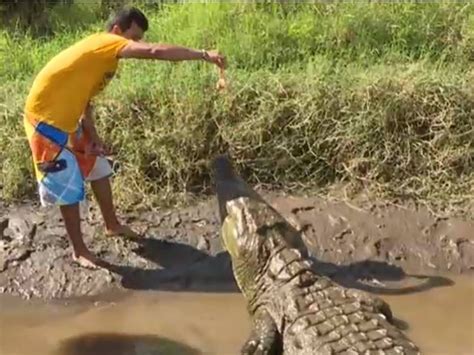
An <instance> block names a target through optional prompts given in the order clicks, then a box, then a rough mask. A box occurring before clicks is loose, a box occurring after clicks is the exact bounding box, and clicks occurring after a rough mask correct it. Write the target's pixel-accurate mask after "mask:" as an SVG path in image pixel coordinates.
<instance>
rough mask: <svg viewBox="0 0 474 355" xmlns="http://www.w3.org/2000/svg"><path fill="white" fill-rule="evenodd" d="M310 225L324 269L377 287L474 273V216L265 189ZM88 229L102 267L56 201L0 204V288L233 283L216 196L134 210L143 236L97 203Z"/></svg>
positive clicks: (28, 293)
mask: <svg viewBox="0 0 474 355" xmlns="http://www.w3.org/2000/svg"><path fill="white" fill-rule="evenodd" d="M263 196H264V197H265V198H266V199H267V200H268V201H269V202H270V203H272V204H273V205H274V206H275V207H276V208H277V209H278V210H280V211H281V212H282V213H283V215H285V216H286V217H287V218H288V219H289V220H290V221H291V222H292V223H294V224H295V225H297V226H298V228H299V229H300V230H301V231H302V232H303V233H304V238H305V242H306V243H307V245H308V247H309V249H310V251H311V254H312V257H313V258H314V259H315V261H316V263H315V268H316V270H317V271H318V272H320V273H322V274H326V275H329V276H331V277H332V278H334V279H335V280H336V281H338V282H340V283H342V284H344V285H347V286H350V287H357V288H360V289H365V290H367V291H371V292H374V293H379V294H400V293H405V292H416V291H421V290H425V289H427V288H432V287H441V286H446V285H449V284H450V280H449V278H448V277H445V276H443V275H448V274H460V273H474V220H473V219H472V218H470V217H462V216H446V217H436V216H434V215H432V214H430V212H429V211H428V210H427V209H424V208H415V207H411V206H396V205H393V204H388V203H372V202H355V201H354V202H345V201H335V200H327V199H322V198H319V197H298V196H287V195H284V194H276V193H264V194H263ZM82 210H83V224H82V228H83V232H84V234H85V240H86V243H87V245H88V246H89V247H90V248H91V250H92V251H93V252H95V253H96V254H97V255H99V256H100V257H102V258H103V259H105V260H106V261H107V262H108V263H110V267H109V268H108V269H107V270H105V269H102V270H89V269H84V268H81V267H79V266H78V265H76V264H75V263H74V262H73V261H72V258H71V249H70V245H69V242H68V240H67V239H66V235H65V229H64V227H63V225H62V221H61V218H60V215H59V213H58V211H57V210H56V209H42V208H39V207H38V206H36V205H34V204H31V203H30V204H24V205H21V206H11V207H6V206H3V207H1V206H0V292H1V293H7V294H11V295H19V296H21V297H23V298H26V299H30V298H32V297H35V298H42V299H53V298H54V299H57V298H76V297H82V296H95V295H99V294H103V293H106V292H109V291H113V292H116V290H137V289H138V290H195V291H203V292H206V291H217V290H218V291H223V292H226V291H229V292H231V291H232V292H233V291H235V290H236V285H235V282H234V279H233V276H232V271H231V264H230V259H229V258H228V256H227V254H226V253H225V252H224V251H223V249H222V245H221V242H220V239H219V225H218V218H217V206H216V202H215V200H214V198H211V199H209V200H203V201H201V202H199V203H197V204H195V205H193V206H190V207H188V208H184V209H179V210H157V211H150V212H144V213H127V214H124V215H122V216H121V217H122V219H123V220H124V221H126V222H127V223H128V224H129V225H130V226H132V227H133V228H134V229H135V230H136V231H138V232H140V233H141V235H142V236H141V237H140V238H138V239H136V240H131V239H124V238H117V237H113V238H108V237H105V235H104V234H103V227H102V222H101V219H100V215H99V214H98V211H97V209H96V208H95V205H94V204H89V205H85V206H83V208H82Z"/></svg>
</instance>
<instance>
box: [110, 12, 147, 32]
mask: <svg viewBox="0 0 474 355" xmlns="http://www.w3.org/2000/svg"><path fill="white" fill-rule="evenodd" d="M133 22H135V24H136V25H137V26H138V27H140V28H141V29H142V30H143V32H145V31H147V30H148V19H147V18H146V16H145V14H144V13H143V12H141V11H140V10H139V9H137V8H136V7H127V8H123V9H121V10H119V11H118V12H117V13H116V14H115V15H114V16H113V17H112V19H111V20H110V21H109V22H108V24H107V30H108V31H111V30H112V28H113V27H114V26H115V25H117V26H118V27H119V28H120V29H121V30H122V31H126V30H128V29H129V28H130V26H132V23H133Z"/></svg>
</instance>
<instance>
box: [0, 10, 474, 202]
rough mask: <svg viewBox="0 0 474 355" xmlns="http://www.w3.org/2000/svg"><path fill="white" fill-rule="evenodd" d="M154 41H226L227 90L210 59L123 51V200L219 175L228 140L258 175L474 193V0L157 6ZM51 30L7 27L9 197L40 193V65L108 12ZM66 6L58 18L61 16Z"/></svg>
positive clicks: (4, 138) (291, 181) (259, 178)
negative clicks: (30, 118)
mask: <svg viewBox="0 0 474 355" xmlns="http://www.w3.org/2000/svg"><path fill="white" fill-rule="evenodd" d="M144 8H145V10H147V9H148V11H147V14H148V16H149V17H150V20H151V28H150V31H149V33H148V34H147V39H148V40H149V41H156V42H168V43H177V44H182V45H186V46H192V47H195V48H218V49H219V50H220V51H222V52H223V53H225V54H226V55H227V57H228V61H229V69H228V70H227V73H226V74H227V77H228V78H229V83H230V88H229V90H228V91H227V92H225V93H223V94H220V93H218V92H216V90H215V88H214V85H215V83H216V81H217V71H216V69H215V68H213V67H211V66H210V65H206V64H204V63H196V62H189V63H186V62H183V63H175V64H173V63H166V62H151V61H148V62H144V61H139V60H129V61H123V63H121V68H120V73H119V77H118V78H116V79H114V81H113V82H112V83H111V84H110V85H109V87H108V88H107V90H106V91H105V93H103V94H102V95H101V96H100V97H99V98H97V105H98V107H97V110H98V112H97V113H98V118H97V121H98V125H99V130H100V132H102V133H103V135H104V136H105V138H106V139H107V140H108V141H110V142H111V143H112V144H113V145H114V146H115V147H116V148H117V150H118V155H117V160H118V161H119V162H120V164H121V168H120V172H119V174H118V175H117V176H116V178H115V183H114V193H115V195H116V196H117V199H118V201H119V203H120V204H122V205H126V206H131V205H134V204H137V203H141V204H145V205H152V204H156V203H162V202H164V201H168V202H171V201H176V197H182V196H184V195H187V194H189V193H190V192H193V193H194V192H204V191H206V190H207V188H208V186H209V168H208V163H209V159H211V158H212V157H213V156H214V155H215V154H217V153H219V152H224V151H229V152H230V153H231V154H232V155H233V157H234V158H235V159H236V161H237V163H238V166H239V169H242V171H243V174H244V176H245V178H247V179H249V181H251V182H252V183H256V182H262V183H268V184H271V185H273V186H275V187H287V188H288V187H290V186H292V187H301V188H310V189H326V188H329V187H331V186H334V185H335V184H341V183H342V184H345V185H346V186H347V187H349V188H350V189H349V191H352V192H354V193H356V192H359V191H362V190H364V191H368V192H370V193H372V194H373V195H374V196H375V197H380V198H393V197H411V198H415V199H416V200H418V201H426V202H429V203H435V202H440V201H441V202H448V203H462V202H467V201H469V199H471V200H472V198H473V197H474V191H473V186H474V173H473V171H474V169H473V168H474V149H473V140H474V131H473V127H474V84H473V82H474V70H473V60H474V5H471V4H469V3H467V2H466V3H461V2H458V3H452V2H451V3H448V2H445V3H443V2H440V3H437V4H410V3H405V4H376V3H370V4H369V3H367V4H326V5H323V4H305V5H296V4H285V5H275V4H273V5H261V4H255V3H253V4H242V3H241V4H207V5H204V4H184V5H167V6H164V7H163V8H161V9H160V10H159V11H158V10H156V9H155V10H153V9H150V8H148V7H144ZM54 11H55V12H54V13H53V16H52V19H53V21H52V23H53V31H54V33H55V35H54V36H52V37H48V38H33V37H32V36H29V35H27V34H24V33H16V32H12V31H11V30H4V31H3V33H1V35H0V44H2V46H1V47H2V48H3V49H4V50H3V51H2V52H1V53H0V79H1V80H2V86H1V88H0V96H1V98H0V161H1V162H2V164H1V166H2V174H1V177H0V194H1V195H2V197H3V198H4V199H6V200H8V201H13V200H18V199H24V198H27V197H31V196H33V194H34V192H35V185H34V181H33V179H32V166H31V160H30V155H29V154H30V153H29V150H28V149H29V148H28V146H27V142H26V140H25V137H24V132H23V128H22V125H21V117H22V108H23V103H24V99H25V96H26V94H27V92H28V87H29V85H30V84H31V81H32V79H33V78H34V75H35V73H36V72H37V71H38V70H40V69H41V67H42V66H43V65H44V64H45V63H46V62H47V60H48V59H49V58H50V57H51V56H52V55H54V54H55V53H57V52H58V51H60V50H61V49H62V48H64V47H66V46H68V45H70V44H72V43H74V41H76V40H78V39H80V38H82V37H83V36H84V35H86V34H88V33H92V32H94V31H96V30H100V29H101V26H102V23H101V22H100V21H99V20H98V16H96V15H95V12H94V9H93V8H91V7H84V6H81V5H80V4H79V5H77V4H76V5H75V6H74V7H73V8H72V9H64V8H59V9H55V10H54ZM60 15H61V16H60Z"/></svg>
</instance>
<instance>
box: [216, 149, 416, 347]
mask: <svg viewBox="0 0 474 355" xmlns="http://www.w3.org/2000/svg"><path fill="white" fill-rule="evenodd" d="M213 169H214V178H215V182H216V192H217V199H218V203H219V212H220V217H221V222H222V231H221V232H222V233H221V235H222V240H223V244H224V246H225V248H226V250H227V251H228V252H229V254H230V256H231V259H232V267H233V272H234V276H235V279H236V281H237V284H238V286H239V288H240V290H241V291H242V294H243V295H244V297H245V298H246V300H247V303H248V310H249V313H250V315H251V317H252V322H253V329H252V331H251V334H250V336H249V338H248V340H247V342H246V343H245V345H244V346H243V347H242V351H241V353H242V354H291V355H296V354H381V355H383V354H386V355H388V354H419V353H420V352H419V349H418V348H417V347H416V346H415V345H414V344H413V343H412V342H411V341H410V340H409V339H408V338H407V337H406V336H405V335H404V334H403V333H402V332H401V330H399V329H398V328H397V327H396V326H394V325H393V324H392V323H391V318H392V315H391V310H390V306H389V305H388V304H387V303H385V302H384V301H382V300H381V299H380V298H377V297H374V296H371V295H370V294H368V293H365V292H362V291H358V290H354V289H348V288H344V287H342V286H340V285H338V284H336V283H334V282H332V281H331V280H330V279H328V278H326V277H323V276H321V275H318V274H317V273H316V272H314V271H313V268H312V265H311V261H310V259H309V258H308V257H307V255H308V253H307V250H306V248H305V246H304V243H303V242H302V238H301V236H300V234H299V233H298V231H297V230H296V229H295V228H294V227H292V226H291V225H290V224H289V223H288V222H287V221H286V220H285V219H284V218H283V217H282V216H281V215H280V214H279V213H278V212H277V211H276V210H275V209H274V208H272V207H271V206H270V205H269V204H267V203H266V202H265V201H264V200H263V198H262V197H260V196H259V195H258V194H257V193H256V192H255V191H254V190H252V189H251V188H250V187H249V186H248V185H247V184H246V183H245V182H244V181H243V180H242V179H241V178H240V177H239V176H237V174H235V172H234V170H233V168H232V164H231V163H230V161H229V160H228V159H227V158H226V157H218V158H217V159H216V160H215V161H214V166H213Z"/></svg>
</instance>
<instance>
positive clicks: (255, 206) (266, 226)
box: [212, 156, 306, 299]
mask: <svg viewBox="0 0 474 355" xmlns="http://www.w3.org/2000/svg"><path fill="white" fill-rule="evenodd" d="M212 165H213V172H214V180H215V185H216V195H217V201H218V205H219V215H220V218H221V223H222V228H221V236H222V241H223V244H224V247H225V248H226V250H227V251H228V252H229V254H230V256H231V259H232V266H233V269H234V277H235V279H236V281H237V283H238V285H239V287H240V289H241V290H242V292H243V293H244V295H245V296H246V298H247V299H252V298H253V297H254V296H256V295H255V294H256V293H257V292H258V289H259V288H261V287H262V286H264V285H262V284H261V283H262V282H265V281H262V279H264V278H262V276H263V273H264V269H265V267H266V265H267V264H268V262H269V261H270V257H271V255H274V254H275V252H276V251H277V249H280V248H284V247H290V248H296V249H299V250H300V251H301V253H302V254H306V248H305V245H304V243H303V241H302V239H301V235H300V233H299V232H298V231H297V230H296V229H295V228H294V227H292V226H291V225H290V224H289V223H288V222H287V221H286V220H285V219H284V218H283V217H282V216H281V214H280V213H279V212H278V211H276V210H275V209H274V208H273V207H272V206H271V205H270V204H269V203H267V202H266V201H265V200H264V199H263V198H262V197H261V196H260V195H259V194H258V193H257V192H256V191H255V190H253V189H252V188H251V187H250V186H249V185H248V184H247V183H246V182H245V181H244V180H243V179H242V178H241V177H240V176H239V175H238V174H237V173H236V172H235V170H234V168H233V166H232V163H231V161H230V159H229V157H227V156H219V157H217V158H216V159H214V161H213V164H212Z"/></svg>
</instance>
